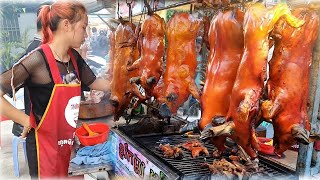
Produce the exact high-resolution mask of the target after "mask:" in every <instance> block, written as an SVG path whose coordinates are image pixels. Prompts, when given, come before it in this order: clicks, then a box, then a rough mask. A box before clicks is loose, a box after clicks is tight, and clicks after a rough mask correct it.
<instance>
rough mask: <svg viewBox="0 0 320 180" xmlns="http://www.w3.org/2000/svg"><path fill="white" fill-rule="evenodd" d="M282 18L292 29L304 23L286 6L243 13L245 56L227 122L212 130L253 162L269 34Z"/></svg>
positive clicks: (234, 89)
mask: <svg viewBox="0 0 320 180" xmlns="http://www.w3.org/2000/svg"><path fill="white" fill-rule="evenodd" d="M281 17H284V18H285V20H286V21H287V22H288V23H290V25H291V26H294V27H300V26H302V25H303V23H304V21H303V20H299V19H297V18H295V17H294V16H293V15H291V12H290V10H289V8H288V6H287V5H286V4H278V5H276V6H274V7H273V8H271V9H266V8H265V7H264V6H263V5H262V4H260V3H257V4H254V5H253V6H251V7H250V8H249V9H248V10H247V12H246V13H245V17H244V25H243V26H244V53H243V55H242V59H241V62H240V66H239V68H238V72H237V77H236V80H235V83H234V86H233V89H232V94H231V102H230V106H229V110H228V114H227V117H226V118H227V121H228V122H226V123H225V124H223V125H221V126H217V127H213V128H211V130H212V131H211V133H212V134H213V135H214V136H219V135H222V134H224V135H226V134H228V135H231V138H232V139H233V140H234V141H235V142H236V143H237V144H239V145H240V146H241V147H242V148H243V149H244V150H245V152H246V153H247V154H248V155H249V156H250V157H251V158H256V157H257V154H256V152H255V150H259V144H258V140H257V138H256V135H255V132H254V123H255V118H256V116H257V113H258V111H259V100H260V98H261V95H262V88H263V86H264V79H265V75H266V67H267V66H266V65H267V61H266V59H267V56H268V51H269V39H268V38H269V33H270V32H271V31H272V29H273V26H274V25H275V24H276V22H277V21H278V20H279V19H280V18H281ZM212 134H211V135H212Z"/></svg>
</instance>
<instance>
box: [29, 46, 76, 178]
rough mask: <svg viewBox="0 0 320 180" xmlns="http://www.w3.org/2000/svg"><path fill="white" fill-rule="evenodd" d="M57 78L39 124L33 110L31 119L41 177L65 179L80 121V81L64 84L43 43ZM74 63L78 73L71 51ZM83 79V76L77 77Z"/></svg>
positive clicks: (54, 62)
mask: <svg viewBox="0 0 320 180" xmlns="http://www.w3.org/2000/svg"><path fill="white" fill-rule="evenodd" d="M41 48H42V49H43V51H44V53H45V56H46V59H47V61H48V64H49V68H50V71H51V74H52V78H53V81H54V84H55V85H54V87H53V90H52V93H51V97H50V100H49V103H48V105H47V107H46V110H45V112H44V114H43V117H42V119H41V120H40V123H39V124H38V125H36V121H35V118H34V116H33V113H30V121H31V125H32V126H33V128H35V135H36V144H37V157H38V176H39V179H40V178H52V177H56V178H62V177H67V176H68V167H69V161H70V154H71V149H72V145H73V142H74V132H75V128H76V122H77V120H78V114H79V106H80V95H81V88H80V84H63V82H62V79H61V76H60V72H59V69H58V66H57V63H56V60H55V58H54V56H53V54H52V51H51V49H50V47H49V45H48V44H44V45H41ZM68 54H69V56H70V57H71V62H72V64H73V66H74V68H75V70H76V72H77V74H78V76H79V72H78V66H77V63H76V60H75V58H74V56H73V54H72V52H71V51H70V50H69V52H68ZM78 79H79V80H80V78H79V77H78Z"/></svg>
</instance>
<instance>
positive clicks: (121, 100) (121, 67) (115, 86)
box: [110, 21, 144, 121]
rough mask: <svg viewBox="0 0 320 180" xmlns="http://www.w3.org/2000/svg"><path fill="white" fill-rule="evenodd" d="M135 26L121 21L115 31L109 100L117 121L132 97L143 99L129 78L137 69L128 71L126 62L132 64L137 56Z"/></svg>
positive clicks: (135, 73)
mask: <svg viewBox="0 0 320 180" xmlns="http://www.w3.org/2000/svg"><path fill="white" fill-rule="evenodd" d="M135 32H136V27H135V25H134V24H132V23H130V22H127V21H121V23H120V24H119V25H118V27H117V29H116V31H115V54H114V62H113V71H112V81H111V95H110V102H111V104H112V105H113V106H114V108H115V114H114V120H115V121H117V120H118V119H119V118H120V116H121V115H122V113H123V112H124V110H125V109H126V108H127V107H128V106H129V104H130V102H131V99H132V97H138V98H139V99H143V98H144V96H142V95H141V93H140V92H139V89H138V87H137V86H136V85H135V84H131V83H130V81H129V80H130V78H132V77H135V76H137V71H130V72H129V71H128V70H127V66H128V64H129V65H130V64H132V63H134V62H135V60H137V59H138V57H139V51H138V48H137V45H136V43H135V42H136V35H135Z"/></svg>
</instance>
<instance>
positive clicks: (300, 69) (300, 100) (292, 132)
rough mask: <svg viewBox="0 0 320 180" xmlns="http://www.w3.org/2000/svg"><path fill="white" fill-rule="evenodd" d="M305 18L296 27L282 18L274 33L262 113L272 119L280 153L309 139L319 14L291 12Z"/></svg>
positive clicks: (277, 152)
mask: <svg viewBox="0 0 320 180" xmlns="http://www.w3.org/2000/svg"><path fill="white" fill-rule="evenodd" d="M292 14H293V15H295V16H296V17H298V18H301V19H303V20H304V21H305V24H304V25H303V26H302V27H300V28H293V27H291V26H289V25H288V23H287V22H285V21H284V20H280V21H279V22H278V23H277V24H276V26H275V28H274V30H273V32H272V34H273V38H274V39H275V49H274V52H273V57H272V60H271V61H270V63H269V64H270V78H269V80H268V84H267V88H268V99H269V100H267V101H264V102H263V103H262V107H261V110H262V114H263V117H264V118H266V119H272V122H273V126H274V131H275V135H274V138H273V139H274V143H275V147H276V149H275V153H276V154H278V155H279V156H281V154H282V153H283V152H284V151H286V150H287V149H288V148H290V147H291V146H292V145H293V144H294V143H295V140H298V141H299V142H302V143H305V144H306V143H308V132H307V131H309V130H310V124H309V120H308V115H307V102H308V92H309V75H310V66H311V61H312V51H313V47H314V44H315V41H316V39H317V32H318V26H319V17H318V15H317V14H316V13H315V12H313V11H311V10H310V9H306V8H299V9H296V10H294V11H293V12H292Z"/></svg>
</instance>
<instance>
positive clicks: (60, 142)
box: [58, 139, 73, 147]
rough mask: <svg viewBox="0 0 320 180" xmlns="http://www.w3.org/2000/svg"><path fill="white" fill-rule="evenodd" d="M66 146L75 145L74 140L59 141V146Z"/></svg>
mask: <svg viewBox="0 0 320 180" xmlns="http://www.w3.org/2000/svg"><path fill="white" fill-rule="evenodd" d="M65 144H68V145H70V146H72V145H73V140H72V139H63V140H59V141H58V146H61V147H62V146H63V145H65Z"/></svg>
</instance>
